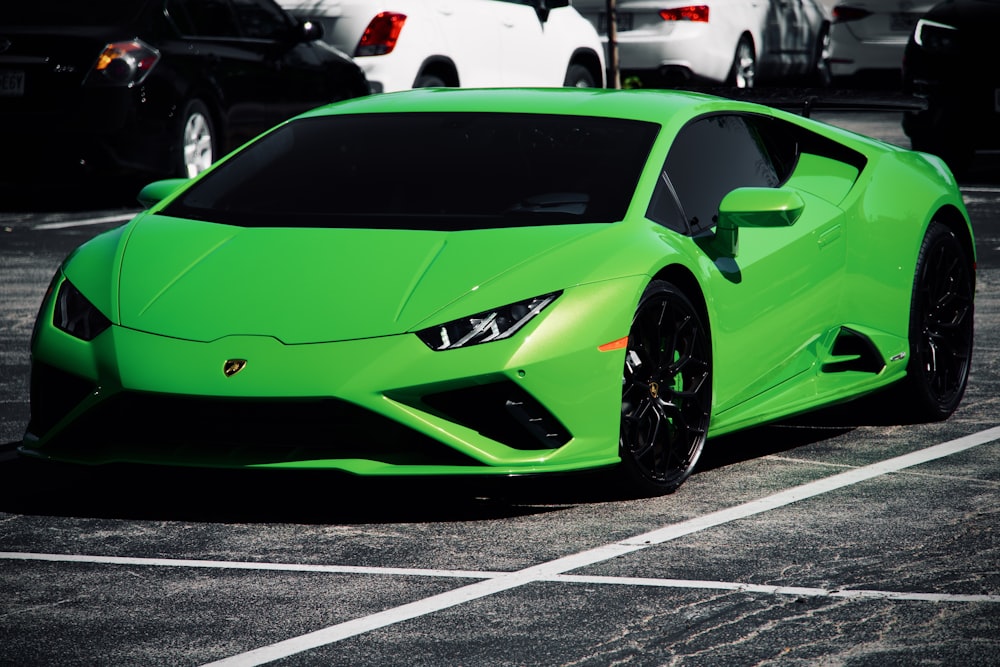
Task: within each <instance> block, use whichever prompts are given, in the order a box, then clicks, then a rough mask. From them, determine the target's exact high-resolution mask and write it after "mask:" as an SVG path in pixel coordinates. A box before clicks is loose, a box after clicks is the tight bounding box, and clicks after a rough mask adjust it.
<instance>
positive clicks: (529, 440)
mask: <svg viewBox="0 0 1000 667" xmlns="http://www.w3.org/2000/svg"><path fill="white" fill-rule="evenodd" d="M642 283H643V280H642V279H640V278H634V279H633V278H628V279H620V280H615V281H608V282H603V283H595V284H592V285H585V286H580V287H576V288H572V289H569V290H566V291H565V292H564V293H563V295H562V296H561V297H560V298H559V299H558V300H557V302H555V303H554V304H553V305H552V306H551V307H550V308H549V309H547V310H546V311H545V312H544V313H543V315H542V316H540V317H538V318H537V321H532V322H531V323H530V324H529V325H528V327H526V328H525V329H524V330H522V331H521V332H519V333H518V334H517V335H516V336H514V337H512V338H511V339H507V340H501V341H496V342H492V343H487V344H483V345H477V346H473V347H470V348H463V349H457V350H447V351H441V352H437V351H432V350H430V349H429V348H427V347H426V346H425V345H424V344H423V343H422V342H421V341H420V340H419V339H418V338H417V337H416V336H415V335H412V334H404V335H399V336H387V337H383V338H374V339H364V340H355V341H342V342H333V343H316V344H308V345H285V344H283V343H281V342H279V341H277V340H275V339H274V338H271V337H264V336H229V337H225V338H222V339H219V340H216V341H212V342H209V343H197V342H191V341H184V340H178V339H171V338H164V337H161V336H156V335H152V334H148V333H143V332H139V331H134V330H130V329H127V328H123V327H120V326H112V327H111V328H110V329H108V330H107V331H105V332H104V333H102V334H101V335H99V336H98V337H97V338H95V339H94V340H93V341H92V342H90V343H87V342H84V341H81V340H78V339H76V338H73V337H72V336H69V335H68V334H65V333H64V332H62V331H60V330H58V329H55V328H54V327H52V326H50V325H49V324H47V323H48V322H51V310H52V303H51V302H50V303H47V304H46V306H45V307H44V308H43V311H42V313H41V315H40V317H41V318H42V320H41V325H40V326H39V327H38V331H37V335H36V338H35V342H34V346H33V367H32V418H31V423H30V424H29V427H28V432H27V433H26V435H25V439H24V444H23V446H22V451H23V452H24V453H26V454H32V455H36V456H42V457H46V458H52V459H56V460H64V461H72V462H81V463H110V462H134V463H156V464H167V465H193V466H219V467H292V468H334V469H340V470H344V471H347V472H351V473H355V474H362V475H419V474H427V475H446V474H528V473H536V472H559V471H567V470H577V469H587V468H594V467H602V466H607V465H612V464H614V463H616V462H617V461H618V428H619V420H620V406H621V373H622V366H623V362H624V359H623V355H624V352H623V350H616V351H613V352H602V351H599V350H598V346H599V345H601V344H603V343H606V342H609V341H611V340H615V339H617V338H620V337H621V336H623V335H625V334H626V333H627V331H628V325H629V322H630V319H631V309H632V306H633V304H634V302H635V299H636V298H637V294H638V291H639V290H640V289H641V285H642ZM232 359H241V360H245V361H246V365H245V368H244V369H243V370H242V371H241V372H239V373H237V374H235V375H232V376H231V377H227V376H226V375H225V373H224V372H223V367H224V364H225V363H226V362H227V361H228V360H232Z"/></svg>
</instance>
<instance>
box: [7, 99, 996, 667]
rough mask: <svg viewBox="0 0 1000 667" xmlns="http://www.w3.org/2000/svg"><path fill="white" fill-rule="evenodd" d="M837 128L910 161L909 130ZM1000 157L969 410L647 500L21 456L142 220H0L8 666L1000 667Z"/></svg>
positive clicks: (55, 213)
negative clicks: (40, 404) (61, 283)
mask: <svg viewBox="0 0 1000 667" xmlns="http://www.w3.org/2000/svg"><path fill="white" fill-rule="evenodd" d="M817 117H820V118H821V119H823V120H827V121H829V122H832V123H834V124H840V125H846V126H848V127H851V128H852V129H856V130H858V131H861V132H864V133H866V134H870V135H872V136H876V137H878V138H882V139H885V140H887V141H890V142H893V143H900V144H903V145H906V144H905V143H904V142H905V137H903V135H902V132H901V130H900V129H899V124H898V114H891V113H879V114H876V113H865V114H823V115H817ZM998 162H1000V160H998V159H997V156H991V155H983V156H980V157H979V158H978V159H977V163H976V165H975V166H974V168H973V170H972V171H971V172H970V173H969V174H968V175H967V176H965V177H963V182H962V185H963V194H964V196H965V199H966V203H967V206H968V208H969V211H970V215H971V217H972V220H973V226H974V229H975V232H976V235H977V250H978V260H979V261H978V268H979V273H978V284H977V289H978V292H977V301H976V309H977V310H976V327H977V332H976V344H975V345H976V350H975V359H974V366H973V373H972V377H971V380H970V384H969V389H968V391H967V393H966V397H965V400H964V402H963V404H962V406H961V407H960V408H959V410H958V412H957V413H956V414H955V415H954V416H953V417H952V418H951V419H950V420H948V421H946V422H943V423H933V424H900V423H897V422H894V421H893V420H892V419H891V416H890V415H887V410H886V408H887V406H886V404H885V400H884V398H883V397H881V396H878V395H876V396H873V397H869V398H867V399H864V400H863V401H859V402H856V403H852V404H849V405H846V406H841V407H838V408H836V409H830V410H827V411H824V412H822V413H816V414H813V415H809V416H805V417H800V418H798V419H796V420H793V421H790V422H785V423H781V424H776V425H772V426H767V427H762V428H758V429H754V430H752V431H747V432H744V433H741V434H736V435H731V436H726V437H723V438H717V439H714V440H711V441H710V442H709V444H708V447H707V449H706V453H705V456H704V457H703V459H702V462H701V464H700V465H699V468H698V470H697V472H696V474H694V475H693V476H692V477H691V478H690V479H689V480H688V481H687V482H686V483H685V484H684V485H683V486H682V487H681V488H680V489H679V490H678V491H677V492H676V493H674V494H672V495H669V496H666V497H662V498H657V499H646V500H627V499H622V498H618V497H615V496H614V495H613V494H612V493H611V492H609V491H608V490H607V487H606V485H604V484H603V479H602V478H601V477H600V476H599V475H587V476H573V477H566V478H560V479H554V480H518V479H514V480H505V481H495V482H491V483H489V484H484V483H481V482H476V483H474V482H468V481H466V482H457V481H440V480H435V481H426V480H410V481H394V480H356V479H349V478H346V477H341V476H337V475H331V474H327V473H322V474H316V473H313V474H302V473H289V474H281V473H269V474H261V473H244V472H238V471H191V470H170V469H137V468H134V467H109V468H96V469H77V468H72V467H65V466H55V465H43V464H39V463H37V462H34V461H26V460H22V459H19V458H17V457H16V456H15V455H14V447H15V446H16V444H17V442H18V441H19V440H20V437H21V435H22V433H23V429H24V426H25V424H26V422H27V417H28V405H27V402H28V378H27V371H28V351H27V343H28V338H29V336H30V333H31V324H32V321H33V318H34V315H35V312H36V310H37V307H38V303H39V302H40V300H41V296H42V293H43V292H44V289H45V286H46V284H47V283H48V280H49V278H50V275H51V273H52V271H53V270H54V269H55V267H56V266H57V265H58V263H59V261H60V260H61V259H62V257H63V256H64V255H65V253H67V252H68V251H69V250H71V249H72V247H74V246H75V245H76V244H78V243H80V242H81V241H83V240H85V239H86V238H89V237H91V236H93V235H94V234H96V233H98V232H99V231H102V230H104V229H108V228H110V227H112V226H114V225H116V224H120V223H121V222H122V221H123V220H124V219H127V217H128V216H129V215H130V212H131V211H132V209H131V208H129V207H128V206H118V205H115V206H112V207H107V208H84V209H79V208H77V209H75V210H70V209H67V208H53V207H51V202H50V201H48V200H44V199H43V200H41V201H40V202H39V203H38V204H37V205H35V206H27V207H19V208H18V210H16V211H8V212H0V317H2V319H0V592H2V595H0V665H205V664H224V665H254V664H265V663H266V664H275V665H373V666H374V665H466V666H476V665H483V666H485V665H491V666H492V665H587V666H590V665H592V666H604V665H851V666H865V665H878V666H879V667H885V666H886V665H916V664H928V665H963V666H965V665H974V666H975V665H982V666H992V665H997V664H1000V514H998V509H997V506H998V503H997V499H998V495H1000V463H998V461H1000V456H998V454H1000V411H998V400H1000V399H998V396H1000V361H998V350H1000V333H998V332H1000V329H998V322H1000V169H998V168H997V163H998ZM2 208H3V207H2V206H0V211H2Z"/></svg>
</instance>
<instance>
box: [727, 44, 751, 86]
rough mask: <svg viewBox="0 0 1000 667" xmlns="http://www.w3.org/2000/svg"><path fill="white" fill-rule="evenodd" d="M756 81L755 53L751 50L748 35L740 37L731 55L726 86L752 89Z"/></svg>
mask: <svg viewBox="0 0 1000 667" xmlns="http://www.w3.org/2000/svg"><path fill="white" fill-rule="evenodd" d="M756 79H757V53H756V52H755V51H754V48H753V40H752V39H750V36H749V35H743V36H742V37H740V41H739V42H738V43H737V44H736V53H735V54H734V55H733V64H732V67H730V68H729V77H728V78H727V79H726V84H727V85H729V86H733V87H735V88H753V87H754V83H755V81H756Z"/></svg>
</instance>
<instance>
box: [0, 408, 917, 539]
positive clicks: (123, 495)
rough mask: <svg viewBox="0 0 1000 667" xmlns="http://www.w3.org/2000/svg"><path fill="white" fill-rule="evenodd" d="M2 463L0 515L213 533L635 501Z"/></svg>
mask: <svg viewBox="0 0 1000 667" xmlns="http://www.w3.org/2000/svg"><path fill="white" fill-rule="evenodd" d="M884 396H885V395H884V394H877V395H873V396H871V397H866V398H864V399H860V400H857V401H854V402H852V403H849V404H845V405H844V406H835V407H833V408H828V409H825V410H822V411H817V412H813V413H809V414H808V415H804V416H802V417H800V418H797V419H794V420H789V421H784V422H781V423H779V424H776V425H769V426H761V427H758V428H754V429H750V430H747V431H742V432H739V433H736V434H731V435H727V436H722V437H720V438H713V439H712V440H710V441H709V442H708V444H707V445H706V447H705V451H704V454H703V455H702V458H701V461H700V462H699V465H698V468H697V470H696V471H695V474H698V473H699V472H706V471H709V470H715V469H718V468H723V467H726V466H730V465H734V464H738V463H741V462H745V461H750V460H753V459H758V458H762V457H764V456H768V455H772V454H778V453H783V452H789V451H791V450H794V449H797V448H799V447H806V446H809V445H813V444H816V443H819V442H822V441H824V440H827V439H830V438H835V437H838V436H840V435H842V434H844V433H847V432H850V431H851V430H853V429H855V428H857V427H859V426H867V425H885V424H899V423H902V422H901V421H900V420H899V419H898V418H893V416H892V411H891V410H887V403H886V400H887V399H886V398H884ZM14 446H15V443H10V444H8V445H3V446H2V447H0V451H2V452H3V456H0V512H6V513H11V514H27V515H46V516H72V517H90V518H107V519H128V520H159V521H192V522H207V523H301V524H348V525H350V524H361V523H413V522H451V521H489V520H494V519H504V518H511V517H517V516H528V515H533V514H543V513H549V512H558V511H560V510H562V509H565V508H568V507H571V506H574V505H579V504H588V503H602V502H614V501H620V500H627V499H629V498H628V496H627V495H625V494H623V493H622V492H621V491H620V490H619V489H618V487H617V486H616V485H615V484H614V483H613V480H612V479H611V476H610V474H609V473H608V471H597V472H589V473H577V474H567V475H545V476H534V477H515V478H509V477H508V478H470V477H464V478H462V477H448V478H421V477H414V478H377V477H375V478H361V477H354V476H352V475H347V474H344V473H340V472H337V471H330V470H311V471H291V470H228V469H196V468H171V467H160V466H138V465H125V464H115V465H106V466H93V467H91V466H78V465H69V464H61V463H51V462H45V461H39V460H36V459H29V458H22V457H17V456H15V455H14V451H13V450H14Z"/></svg>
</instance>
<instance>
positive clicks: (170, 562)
mask: <svg viewBox="0 0 1000 667" xmlns="http://www.w3.org/2000/svg"><path fill="white" fill-rule="evenodd" d="M0 560H22V561H47V562H52V563H83V564H93V565H126V566H128V565H136V566H143V567H176V568H214V569H224V570H257V571H268V572H322V573H326V574H371V575H380V576H395V577H432V578H438V579H440V578H452V579H496V578H498V577H502V576H505V575H507V574H509V573H508V572H497V571H490V570H438V569H429V568H412V567H362V566H356V565H310V564H307V563H254V562H246V561H220V560H192V559H184V558H132V557H128V556H83V555H78V554H44V553H29V552H21V551H0ZM538 581H547V582H555V583H570V584H597V585H607V586H646V587H651V588H684V589H696V590H714V591H734V592H745V593H762V594H766V595H795V596H803V597H829V598H847V599H855V598H875V599H880V600H919V601H924V602H989V603H995V604H1000V595H970V594H953V593H914V592H909V593H903V592H899V591H877V590H862V589H846V590H845V589H833V590H831V589H827V588H816V587H805V586H773V585H766V584H747V583H743V582H738V581H709V580H699V579H662V578H657V577H616V576H603V575H579V574H555V575H552V576H548V577H539V578H538Z"/></svg>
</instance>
